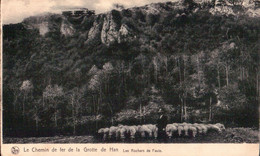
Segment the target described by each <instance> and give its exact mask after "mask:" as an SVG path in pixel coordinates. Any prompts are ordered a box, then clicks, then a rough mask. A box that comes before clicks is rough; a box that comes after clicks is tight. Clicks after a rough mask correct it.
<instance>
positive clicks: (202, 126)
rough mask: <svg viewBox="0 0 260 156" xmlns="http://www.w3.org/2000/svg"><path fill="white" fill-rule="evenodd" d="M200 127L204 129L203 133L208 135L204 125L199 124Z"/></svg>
mask: <svg viewBox="0 0 260 156" xmlns="http://www.w3.org/2000/svg"><path fill="white" fill-rule="evenodd" d="M199 125H200V127H201V128H202V133H203V134H206V133H207V132H208V128H207V127H206V126H205V125H204V124H199Z"/></svg>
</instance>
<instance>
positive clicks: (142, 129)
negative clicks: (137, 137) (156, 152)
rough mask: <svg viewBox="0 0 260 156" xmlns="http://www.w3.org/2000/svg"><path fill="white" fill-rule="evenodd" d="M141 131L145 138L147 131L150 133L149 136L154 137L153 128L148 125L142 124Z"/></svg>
mask: <svg viewBox="0 0 260 156" xmlns="http://www.w3.org/2000/svg"><path fill="white" fill-rule="evenodd" d="M139 133H140V134H141V137H142V138H145V133H148V134H149V137H152V130H151V129H150V128H149V127H148V126H146V125H142V126H140V128H139Z"/></svg>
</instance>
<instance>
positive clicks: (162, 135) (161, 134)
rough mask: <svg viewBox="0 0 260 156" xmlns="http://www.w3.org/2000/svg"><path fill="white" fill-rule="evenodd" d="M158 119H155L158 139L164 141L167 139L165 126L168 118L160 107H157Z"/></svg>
mask: <svg viewBox="0 0 260 156" xmlns="http://www.w3.org/2000/svg"><path fill="white" fill-rule="evenodd" d="M158 113H159V115H160V116H159V119H158V120H157V127H158V139H159V140H163V141H164V142H166V141H167V136H166V131H165V127H166V125H167V123H168V118H167V116H166V115H165V112H164V111H163V110H162V109H159V112H158Z"/></svg>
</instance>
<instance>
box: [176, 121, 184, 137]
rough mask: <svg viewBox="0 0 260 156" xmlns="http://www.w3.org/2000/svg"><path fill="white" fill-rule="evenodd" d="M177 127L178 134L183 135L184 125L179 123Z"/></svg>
mask: <svg viewBox="0 0 260 156" xmlns="http://www.w3.org/2000/svg"><path fill="white" fill-rule="evenodd" d="M177 129H178V135H179V136H181V133H182V131H184V128H183V125H181V124H179V125H178V128H177Z"/></svg>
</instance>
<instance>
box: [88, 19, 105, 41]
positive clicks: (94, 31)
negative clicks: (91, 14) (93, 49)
mask: <svg viewBox="0 0 260 156" xmlns="http://www.w3.org/2000/svg"><path fill="white" fill-rule="evenodd" d="M101 26H102V25H100V23H99V22H97V21H95V22H94V24H93V26H92V27H91V28H90V30H89V32H88V41H91V40H93V39H97V38H99V37H100V35H101V31H100V27H101Z"/></svg>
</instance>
